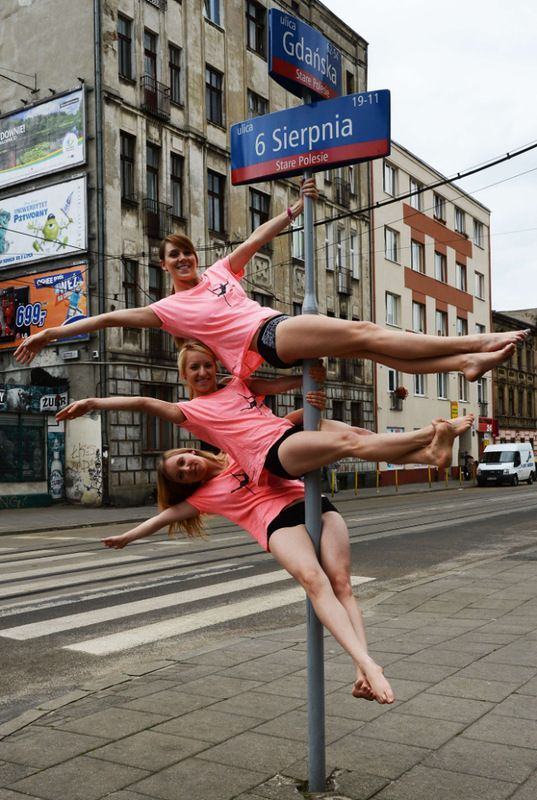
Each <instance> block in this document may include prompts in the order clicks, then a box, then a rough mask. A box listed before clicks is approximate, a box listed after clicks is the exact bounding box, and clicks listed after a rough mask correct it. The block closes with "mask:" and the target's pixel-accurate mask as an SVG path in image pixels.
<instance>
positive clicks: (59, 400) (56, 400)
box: [39, 392, 69, 414]
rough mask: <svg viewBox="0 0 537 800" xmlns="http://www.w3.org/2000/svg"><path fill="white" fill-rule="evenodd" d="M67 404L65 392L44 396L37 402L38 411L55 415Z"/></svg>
mask: <svg viewBox="0 0 537 800" xmlns="http://www.w3.org/2000/svg"><path fill="white" fill-rule="evenodd" d="M68 402H69V399H68V396H67V392H58V393H57V394H44V395H43V396H42V397H41V399H40V401H39V410H40V411H41V413H43V414H55V413H56V412H57V411H59V410H60V409H61V408H63V407H64V406H66V405H67V403H68Z"/></svg>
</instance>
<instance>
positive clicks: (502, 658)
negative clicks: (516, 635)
mask: <svg viewBox="0 0 537 800" xmlns="http://www.w3.org/2000/svg"><path fill="white" fill-rule="evenodd" d="M490 660H491V661H496V662H497V663H500V664H516V665H517V666H522V667H525V666H528V667H537V641H527V640H526V641H518V642H513V643H512V644H508V645H506V646H505V647H502V648H501V649H499V650H496V651H495V652H494V653H493V654H492V655H491V656H490Z"/></svg>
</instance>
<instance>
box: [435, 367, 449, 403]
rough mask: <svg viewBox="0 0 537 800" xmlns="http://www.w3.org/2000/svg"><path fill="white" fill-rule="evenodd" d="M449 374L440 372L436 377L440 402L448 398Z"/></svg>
mask: <svg viewBox="0 0 537 800" xmlns="http://www.w3.org/2000/svg"><path fill="white" fill-rule="evenodd" d="M448 377H449V375H448V373H447V372H439V373H438V375H437V376H436V394H437V395H438V398H439V399H440V400H447V396H448Z"/></svg>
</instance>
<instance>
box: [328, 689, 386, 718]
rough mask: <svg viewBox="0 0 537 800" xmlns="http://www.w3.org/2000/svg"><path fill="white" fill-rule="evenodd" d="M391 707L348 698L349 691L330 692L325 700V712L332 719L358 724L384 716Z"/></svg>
mask: <svg viewBox="0 0 537 800" xmlns="http://www.w3.org/2000/svg"><path fill="white" fill-rule="evenodd" d="M390 708H391V706H389V705H381V704H380V703H375V702H370V701H368V700H361V699H360V700H359V699H357V698H356V697H352V695H351V696H349V691H348V690H345V692H343V691H340V692H332V694H329V695H327V696H326V698H325V711H326V713H327V714H329V715H330V716H333V717H347V718H348V719H353V720H357V721H358V722H367V721H368V720H370V719H376V718H377V717H380V716H381V715H382V714H386V712H387V711H389V710H390Z"/></svg>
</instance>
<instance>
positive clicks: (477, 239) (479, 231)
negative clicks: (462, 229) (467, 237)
mask: <svg viewBox="0 0 537 800" xmlns="http://www.w3.org/2000/svg"><path fill="white" fill-rule="evenodd" d="M483 239H484V237H483V223H482V222H479V220H477V219H474V244H475V245H477V246H478V247H483Z"/></svg>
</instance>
